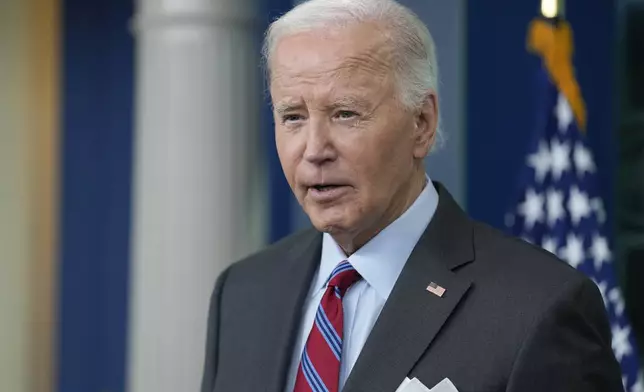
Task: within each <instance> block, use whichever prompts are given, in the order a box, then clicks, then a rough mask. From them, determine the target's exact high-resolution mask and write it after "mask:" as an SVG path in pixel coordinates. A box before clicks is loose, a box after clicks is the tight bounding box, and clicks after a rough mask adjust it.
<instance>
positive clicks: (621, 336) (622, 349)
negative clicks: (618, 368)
mask: <svg viewBox="0 0 644 392" xmlns="http://www.w3.org/2000/svg"><path fill="white" fill-rule="evenodd" d="M612 331H613V343H612V346H613V352H614V353H615V357H616V358H617V360H618V361H620V362H621V360H622V358H624V357H625V356H627V355H630V354H631V353H632V352H633V347H631V344H630V342H629V341H628V335H630V333H631V328H630V327H623V328H622V327H620V326H619V325H613V328H612Z"/></svg>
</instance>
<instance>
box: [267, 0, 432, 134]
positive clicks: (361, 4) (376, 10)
mask: <svg viewBox="0 0 644 392" xmlns="http://www.w3.org/2000/svg"><path fill="white" fill-rule="evenodd" d="M362 22H375V23H378V24H379V25H381V26H382V27H383V28H385V29H386V31H387V33H388V36H389V38H390V42H389V45H390V46H391V50H392V51H393V58H394V59H396V63H395V64H393V68H394V69H393V71H394V72H395V80H396V83H397V84H396V91H397V92H398V94H399V96H398V98H399V99H400V101H401V102H402V104H403V105H404V106H405V107H406V108H408V109H411V110H414V109H418V108H420V107H421V106H422V105H423V104H424V103H425V100H426V99H427V93H428V91H429V90H434V91H436V92H438V63H437V60H436V52H435V49H434V40H433V39H432V36H431V34H430V32H429V30H428V29H427V26H425V24H424V23H423V22H422V21H421V20H420V19H419V18H418V16H416V14H414V13H413V12H412V11H411V10H409V9H408V8H406V7H405V6H403V5H401V4H399V3H398V2H396V1H394V0H308V1H305V2H302V3H301V4H299V5H298V6H296V7H294V8H293V9H292V10H290V11H289V12H287V13H286V14H284V15H283V16H282V17H280V18H279V19H277V20H275V21H274V22H273V23H271V25H270V26H269V28H268V30H267V32H266V37H265V40H264V45H263V48H262V57H263V60H264V65H265V67H266V72H267V76H268V79H269V80H270V72H271V69H270V66H271V56H272V54H273V52H274V50H275V47H276V46H277V44H278V42H279V40H280V39H282V38H284V37H285V36H289V35H294V34H298V33H302V32H306V31H312V30H318V29H327V28H331V27H342V26H347V25H349V24H352V23H362ZM439 124H440V121H439ZM441 136H442V135H441V132H440V125H439V126H438V129H437V140H436V141H437V142H441Z"/></svg>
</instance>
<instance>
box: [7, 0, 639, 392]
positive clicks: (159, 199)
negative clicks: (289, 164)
mask: <svg viewBox="0 0 644 392" xmlns="http://www.w3.org/2000/svg"><path fill="white" fill-rule="evenodd" d="M402 3H403V4H405V5H407V6H409V7H410V8H411V9H413V10H414V11H415V12H417V13H418V15H419V16H420V17H421V18H422V19H423V20H424V21H425V22H426V23H427V25H428V26H429V28H430V31H431V32H432V34H433V36H434V39H435V41H436V45H437V51H438V59H439V66H440V70H441V75H440V91H439V93H440V94H439V95H440V109H441V113H442V119H443V127H444V130H445V134H446V142H445V146H444V147H443V148H442V149H441V150H439V151H437V152H436V153H434V154H433V155H431V156H430V157H429V158H428V159H427V169H428V172H429V174H430V176H431V177H432V179H434V180H439V181H442V182H443V183H444V184H445V185H446V186H447V188H448V189H450V191H451V192H452V194H453V195H454V196H455V197H456V199H457V200H458V202H459V203H460V204H461V206H462V207H463V208H465V209H466V210H467V211H468V212H469V214H470V215H472V216H473V217H474V218H476V219H480V220H482V221H485V222H487V223H489V224H491V225H493V226H495V227H498V228H499V229H505V227H504V217H505V214H506V211H507V210H508V209H509V208H512V203H513V202H514V201H515V200H514V199H513V195H514V194H515V191H516V188H517V182H516V181H515V180H516V179H517V178H518V176H519V172H520V171H521V169H522V167H523V166H525V155H526V153H527V149H528V147H529V142H530V140H531V138H532V137H533V130H534V123H535V117H536V116H537V111H536V108H538V107H539V103H538V102H537V99H538V98H537V95H538V94H537V88H538V86H537V84H536V82H535V81H536V79H535V74H536V72H537V70H538V69H539V67H540V60H539V59H538V58H537V57H535V56H534V55H533V54H530V53H529V52H528V51H527V50H526V33H527V28H528V25H529V23H530V21H531V20H532V19H533V18H534V17H536V16H538V15H539V11H540V0H522V1H516V0H486V1H483V0H449V1H446V0H404V1H402ZM292 5H293V3H292V1H290V0H138V1H135V0H0V392H35V391H38V392H40V391H43V392H76V391H78V392H119V391H132V392H152V391H154V392H165V391H168V392H170V391H196V390H197V388H198V385H199V381H200V376H201V371H202V361H203V349H204V341H205V328H206V317H207V307H208V301H209V295H210V292H211V290H212V287H213V283H214V280H215V279H216V277H217V274H218V273H219V272H220V271H221V270H222V268H224V267H225V266H226V265H228V264H229V263H230V262H232V261H234V260H237V259H239V258H240V257H243V256H245V255H248V254H249V253H251V252H254V251H256V250H258V249H259V248H261V247H263V246H265V245H266V244H269V243H272V242H274V241H276V240H279V239H280V238H282V237H284V236H286V235H288V234H289V233H292V232H294V231H296V230H298V229H301V228H304V227H307V226H308V225H309V222H308V220H307V218H306V217H305V216H304V215H303V214H302V212H301V211H300V209H299V206H298V205H297V203H296V202H295V201H294V199H293V197H292V196H291V193H290V190H289V188H288V186H287V185H286V183H285V180H284V179H283V176H282V172H281V168H280V166H279V162H278V160H277V156H276V153H275V148H274V140H273V133H272V126H273V125H272V117H271V111H270V108H269V105H268V96H267V93H266V84H265V80H264V78H263V73H262V70H261V66H260V58H259V48H260V45H261V39H262V34H263V31H264V30H265V28H266V26H267V25H268V23H269V21H271V20H273V19H274V18H275V17H277V16H279V15H281V14H282V13H284V12H286V11H287V10H288V9H289V8H290V7H292ZM565 11H566V12H565V16H566V19H567V20H568V21H569V22H570V25H571V27H572V29H573V31H574V47H575V52H574V63H575V67H576V75H577V79H578V81H579V84H580V87H581V91H582V94H583V96H584V99H585V101H586V108H587V111H588V129H587V137H588V142H589V145H590V147H591V149H592V151H593V154H594V158H595V164H596V166H597V180H598V183H599V190H600V193H601V195H600V196H601V197H602V198H603V200H604V205H605V207H606V216H607V225H608V227H607V231H608V234H609V239H610V241H611V247H612V249H613V253H612V254H613V257H612V259H611V262H612V266H613V268H614V269H615V271H616V272H617V274H618V275H617V276H618V277H619V279H618V281H619V284H620V287H621V288H622V290H623V292H624V295H625V297H626V309H627V314H628V316H629V317H630V320H631V322H632V328H633V330H634V331H635V332H636V333H637V334H639V336H640V341H643V342H644V0H567V1H566V4H565ZM640 351H641V350H640Z"/></svg>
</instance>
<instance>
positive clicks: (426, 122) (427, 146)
mask: <svg viewBox="0 0 644 392" xmlns="http://www.w3.org/2000/svg"><path fill="white" fill-rule="evenodd" d="M437 128H438V95H437V94H436V91H434V90H429V91H428V92H427V95H426V97H425V101H424V102H423V105H422V106H421V107H420V108H419V109H418V112H417V113H416V127H415V134H414V142H415V146H414V158H417V159H423V158H425V157H426V156H427V155H428V154H429V151H430V150H431V148H432V146H433V145H434V142H435V141H436V131H437Z"/></svg>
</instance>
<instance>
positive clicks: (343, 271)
mask: <svg viewBox="0 0 644 392" xmlns="http://www.w3.org/2000/svg"><path fill="white" fill-rule="evenodd" d="M360 278H361V276H360V274H359V273H358V271H356V270H355V269H354V268H353V266H352V265H351V263H349V262H348V261H346V260H345V261H343V262H341V263H340V264H338V265H337V266H336V267H335V269H334V270H333V272H331V276H329V280H328V285H329V287H333V288H335V289H337V291H339V294H340V297H344V293H346V292H347V290H348V289H349V287H351V285H352V284H354V283H355V282H357V281H358V280H360Z"/></svg>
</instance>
